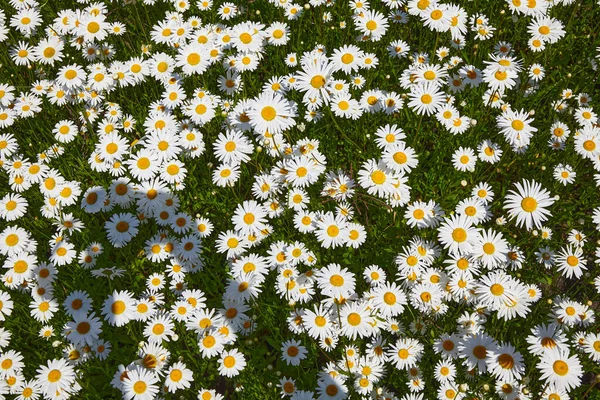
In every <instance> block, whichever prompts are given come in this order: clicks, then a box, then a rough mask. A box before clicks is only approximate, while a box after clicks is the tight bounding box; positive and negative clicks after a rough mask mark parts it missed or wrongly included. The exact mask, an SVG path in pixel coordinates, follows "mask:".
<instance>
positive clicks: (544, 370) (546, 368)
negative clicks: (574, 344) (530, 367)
mask: <svg viewBox="0 0 600 400" xmlns="http://www.w3.org/2000/svg"><path fill="white" fill-rule="evenodd" d="M537 369H538V370H539V371H540V373H541V374H542V379H543V380H544V381H546V382H547V383H548V384H549V385H552V386H554V387H555V388H557V389H559V390H561V389H564V390H567V391H570V390H571V389H574V388H576V387H578V386H579V385H580V384H581V376H582V375H583V370H582V366H581V363H580V362H579V358H578V357H577V356H576V355H574V356H570V355H569V351H568V350H556V349H553V350H551V351H548V352H546V353H544V354H543V355H542V356H541V359H540V361H539V362H538V364H537Z"/></svg>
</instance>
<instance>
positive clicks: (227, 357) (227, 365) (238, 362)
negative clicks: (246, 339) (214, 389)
mask: <svg viewBox="0 0 600 400" xmlns="http://www.w3.org/2000/svg"><path fill="white" fill-rule="evenodd" d="M245 367H246V359H245V358H244V355H243V354H242V353H240V352H239V351H238V350H237V349H232V350H228V351H224V352H223V353H221V356H220V358H219V374H220V375H222V376H226V377H228V378H231V377H233V376H237V375H239V373H240V371H242V370H243V369H244V368H245Z"/></svg>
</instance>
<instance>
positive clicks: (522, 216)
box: [504, 180, 555, 230]
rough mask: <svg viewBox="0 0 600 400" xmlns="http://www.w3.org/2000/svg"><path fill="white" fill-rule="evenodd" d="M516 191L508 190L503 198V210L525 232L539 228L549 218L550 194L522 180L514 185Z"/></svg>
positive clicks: (535, 183) (537, 185)
mask: <svg viewBox="0 0 600 400" xmlns="http://www.w3.org/2000/svg"><path fill="white" fill-rule="evenodd" d="M515 186H516V188H517V190H516V191H515V190H509V192H508V194H507V195H506V197H505V204H504V209H505V210H508V214H509V215H510V217H511V218H513V219H514V218H516V219H517V226H518V227H523V226H525V227H526V229H527V230H531V229H532V228H533V227H536V228H538V229H539V228H540V227H541V226H542V223H544V222H545V221H547V220H548V217H549V216H551V213H550V211H548V209H547V207H550V206H551V205H552V204H553V203H554V201H555V200H554V198H551V197H550V193H549V192H548V191H547V190H546V189H544V188H542V185H541V184H539V183H538V182H536V181H533V180H531V181H528V180H523V181H522V182H518V183H515Z"/></svg>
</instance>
